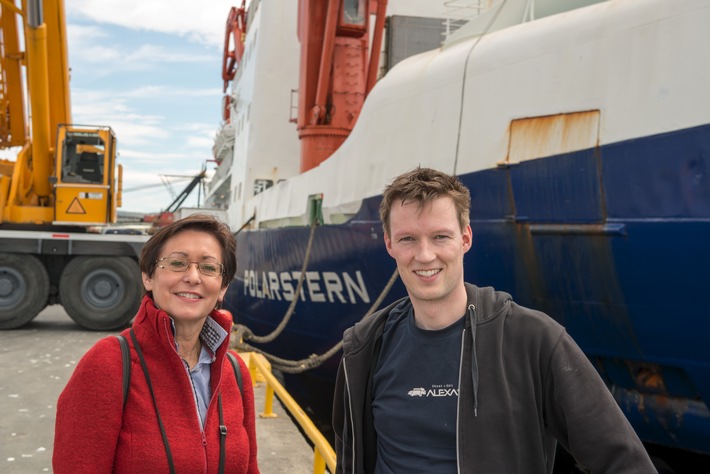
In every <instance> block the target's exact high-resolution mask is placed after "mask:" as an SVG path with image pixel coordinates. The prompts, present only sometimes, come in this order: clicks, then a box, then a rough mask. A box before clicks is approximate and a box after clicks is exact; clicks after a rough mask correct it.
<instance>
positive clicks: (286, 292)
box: [244, 270, 370, 304]
mask: <svg viewBox="0 0 710 474" xmlns="http://www.w3.org/2000/svg"><path fill="white" fill-rule="evenodd" d="M300 278H301V272H299V271H293V272H280V273H277V272H257V271H254V270H244V295H249V296H251V297H253V298H261V299H268V300H275V301H282V300H283V301H293V298H294V296H295V294H296V287H297V286H298V280H299V279H300ZM300 300H301V301H311V302H313V303H342V304H346V303H350V304H356V303H369V302H370V295H369V294H368V292H367V287H366V286H365V281H364V280H363V278H362V273H360V271H359V270H358V271H356V272H355V274H354V275H352V274H350V273H348V272H342V273H337V272H306V277H305V279H304V281H303V286H302V287H301V294H300Z"/></svg>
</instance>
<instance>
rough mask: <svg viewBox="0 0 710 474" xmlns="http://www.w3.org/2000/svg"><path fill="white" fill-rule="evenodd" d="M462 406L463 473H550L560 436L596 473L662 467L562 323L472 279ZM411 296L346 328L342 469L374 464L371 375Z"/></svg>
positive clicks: (340, 409)
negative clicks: (389, 325)
mask: <svg viewBox="0 0 710 474" xmlns="http://www.w3.org/2000/svg"><path fill="white" fill-rule="evenodd" d="M466 291H467V294H468V305H467V307H468V315H467V318H466V325H465V329H464V332H463V336H462V337H463V339H464V341H463V351H462V355H461V364H460V368H459V370H460V377H459V380H460V386H459V401H458V410H457V418H458V419H457V436H456V445H457V446H456V452H457V457H458V460H457V464H458V473H473V472H476V473H486V474H491V473H505V474H512V473H525V474H535V473H540V474H543V473H551V472H552V469H553V465H554V457H555V449H556V446H557V444H556V443H557V442H560V443H561V444H562V445H563V446H564V447H565V448H567V449H568V450H569V451H570V452H571V453H572V455H573V456H574V457H575V459H576V460H577V462H578V464H579V465H580V466H582V467H583V468H585V469H588V470H589V471H590V472H593V473H639V474H641V473H643V474H647V473H655V472H657V471H656V469H655V468H654V467H653V464H652V462H651V460H650V459H649V457H648V454H647V453H646V450H645V449H644V447H643V445H642V444H641V441H640V440H639V439H638V436H637V435H636V433H635V432H634V430H633V428H632V427H631V425H630V424H629V422H628V421H627V420H626V417H625V416H624V414H623V413H622V411H621V410H620V409H619V406H618V405H617V403H616V401H615V400H614V398H613V397H612V395H611V393H610V392H609V390H608V388H607V387H606V385H605V384H604V382H603V381H602V379H601V377H600V376H599V374H598V373H597V371H596V370H595V369H594V367H593V366H592V364H591V363H590V362H589V360H588V359H587V357H586V356H585V355H584V353H582V351H581V350H580V349H579V347H578V346H577V344H576V343H575V342H574V341H573V340H572V338H571V337H570V336H569V335H568V334H567V333H566V331H565V330H564V328H563V327H562V326H560V325H559V324H557V323H556V322H555V321H554V320H553V319H552V318H550V317H549V316H547V315H545V314H544V313H541V312H539V311H534V310H531V309H528V308H524V307H522V306H518V305H517V304H515V303H514V302H513V301H512V299H511V297H510V295H509V294H507V293H504V292H497V291H495V290H494V289H493V288H478V287H476V286H474V285H470V284H466ZM409 314H411V303H410V301H409V298H403V299H401V300H399V301H397V302H395V303H393V304H391V305H390V306H388V307H387V308H384V309H383V310H380V311H378V312H377V313H375V314H373V315H372V316H370V317H368V318H367V319H365V320H363V321H361V322H359V323H357V324H355V326H353V327H352V328H350V329H348V330H346V331H345V334H344V338H343V342H344V345H343V358H342V360H341V363H340V368H339V370H338V377H337V381H336V387H335V397H334V403H333V428H334V431H335V452H336V455H337V457H338V460H337V470H336V472H337V473H352V474H360V473H372V472H374V467H375V461H376V456H377V435H376V433H375V428H374V422H373V417H372V376H373V372H374V368H375V366H376V361H377V358H378V356H379V352H380V344H381V336H382V332H383V328H384V324H385V321H386V320H387V319H388V318H402V317H407V316H408V315H409Z"/></svg>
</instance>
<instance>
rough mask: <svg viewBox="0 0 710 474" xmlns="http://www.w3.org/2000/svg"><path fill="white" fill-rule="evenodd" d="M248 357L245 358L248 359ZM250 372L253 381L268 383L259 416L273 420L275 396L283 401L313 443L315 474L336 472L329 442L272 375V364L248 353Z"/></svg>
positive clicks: (259, 355) (252, 353)
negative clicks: (262, 409)
mask: <svg viewBox="0 0 710 474" xmlns="http://www.w3.org/2000/svg"><path fill="white" fill-rule="evenodd" d="M246 358H247V357H245V359H246ZM248 359H249V372H250V374H251V378H252V380H253V381H255V382H256V381H257V380H263V381H264V382H266V396H265V399H264V412H263V413H261V414H259V416H261V417H263V418H273V417H275V416H276V414H275V413H274V412H273V406H274V394H276V396H277V397H278V398H279V400H281V403H283V405H284V407H285V408H286V410H288V411H289V413H291V415H292V416H293V417H294V418H295V419H296V421H297V422H298V424H299V425H300V426H301V428H302V429H303V432H304V433H305V434H306V436H308V439H309V440H310V441H311V443H313V446H314V448H313V473H314V474H324V473H325V467H326V465H327V466H328V470H329V471H330V472H335V451H334V450H333V447H332V446H331V445H330V443H329V442H328V440H326V439H325V437H324V436H323V434H322V433H321V432H320V431H319V430H318V428H316V426H315V425H314V424H313V422H312V421H311V419H310V418H309V417H308V415H306V413H305V412H304V411H303V410H302V409H301V407H300V406H299V405H298V403H296V401H295V400H294V399H293V397H291V395H290V394H289V393H288V392H287V391H286V389H285V388H284V386H283V385H281V383H279V381H278V380H277V379H276V377H274V374H272V373H271V364H269V361H267V360H266V358H265V357H264V356H263V355H261V354H257V353H255V352H249V353H248Z"/></svg>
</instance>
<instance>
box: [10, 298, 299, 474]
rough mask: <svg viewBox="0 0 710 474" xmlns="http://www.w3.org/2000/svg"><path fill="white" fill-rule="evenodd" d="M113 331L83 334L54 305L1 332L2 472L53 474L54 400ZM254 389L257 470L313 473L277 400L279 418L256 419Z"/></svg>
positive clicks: (260, 402)
mask: <svg viewBox="0 0 710 474" xmlns="http://www.w3.org/2000/svg"><path fill="white" fill-rule="evenodd" d="M117 333H118V331H111V332H102V331H87V330H84V329H82V328H80V327H79V326H77V325H76V324H75V323H74V321H72V320H71V319H70V318H69V316H68V315H67V314H66V313H65V311H64V309H63V308H62V307H61V306H57V305H54V306H49V307H47V308H45V309H44V311H42V312H41V313H40V314H39V315H38V316H37V318H35V319H34V320H33V321H32V322H31V323H30V324H28V325H26V326H25V327H23V328H20V329H14V330H0V472H2V473H4V474H24V473H42V472H52V444H53V440H54V419H55V410H56V401H57V397H58V396H59V394H60V393H61V391H62V389H63V388H64V385H65V384H66V383H67V381H68V380H69V377H70V376H71V374H72V372H73V370H74V367H76V364H77V363H78V362H79V360H80V359H81V357H82V356H83V354H84V353H85V352H86V351H87V350H88V349H89V348H90V347H91V346H92V345H93V344H94V343H95V342H96V341H98V340H99V339H101V338H103V337H106V336H108V335H111V334H117ZM254 390H255V391H254V393H255V398H256V400H255V401H256V410H257V418H256V423H257V424H256V428H257V445H258V459H259V467H260V470H261V472H263V473H265V474H270V473H274V474H281V473H283V474H286V473H288V474H301V473H303V474H306V473H312V472H313V449H312V448H311V447H310V445H309V444H308V443H307V442H306V440H305V439H304V437H303V436H302V435H301V433H300V431H299V430H298V429H297V427H296V426H295V425H294V424H293V422H292V421H291V418H289V417H288V415H287V414H286V413H285V412H284V409H283V407H282V406H281V404H280V403H279V402H278V401H277V400H276V401H275V402H274V412H275V413H276V414H277V415H278V417H277V418H260V417H259V416H258V413H259V412H261V411H263V408H264V387H263V385H262V386H257V387H256V388H255V389H254Z"/></svg>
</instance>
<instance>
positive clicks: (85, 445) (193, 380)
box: [52, 215, 259, 474]
mask: <svg viewBox="0 0 710 474" xmlns="http://www.w3.org/2000/svg"><path fill="white" fill-rule="evenodd" d="M139 264H140V269H141V272H142V278H143V284H144V286H145V289H146V295H145V297H144V298H143V301H142V303H141V306H140V309H139V310H138V313H137V314H136V317H135V320H134V322H133V326H132V328H130V329H126V330H125V331H123V333H122V335H123V336H124V337H125V338H126V340H127V341H128V345H129V347H130V368H131V370H130V374H131V375H130V383H129V386H128V393H127V396H126V397H125V399H124V396H123V382H122V380H123V379H122V374H123V369H122V355H121V348H120V344H119V340H118V339H117V338H116V337H113V336H111V337H107V338H104V339H102V340H100V341H99V342H97V343H96V344H95V345H94V346H93V347H92V348H91V349H90V350H89V351H88V352H87V353H86V354H85V355H84V357H83V358H82V359H81V361H80V362H79V364H78V365H77V367H76V369H75V371H74V373H73V375H72V377H71V379H70V380H69V382H68V383H67V386H66V387H65V389H64V391H63V392H62V394H61V395H60V396H59V400H58V402H57V420H56V428H55V439H54V454H53V459H52V463H53V468H54V472H55V473H57V474H61V473H72V474H77V473H89V472H90V473H102V472H106V473H108V472H115V473H124V472H133V473H135V472H149V473H163V472H180V473H187V472H189V473H218V472H219V473H222V472H227V473H248V474H256V473H258V472H259V468H258V466H257V460H256V434H255V427H254V393H253V390H252V385H251V379H250V377H249V371H248V370H247V368H246V366H245V364H244V362H243V361H242V360H241V359H240V358H239V357H238V356H237V360H238V361H239V367H240V372H241V376H242V380H243V382H242V386H243V396H242V393H240V388H239V386H238V383H237V380H236V377H235V374H236V371H235V370H234V368H233V367H232V365H231V364H230V362H229V360H228V358H227V350H228V347H229V333H230V329H231V325H232V321H231V318H229V317H228V316H226V315H225V314H224V313H222V312H220V311H218V310H216V308H218V307H219V303H220V301H221V300H222V298H223V297H224V294H225V292H226V290H227V285H228V284H229V282H231V281H232V278H233V277H234V274H235V272H236V242H235V240H234V236H233V235H232V233H231V231H230V230H229V228H228V227H227V226H226V225H225V224H223V223H222V222H220V221H219V220H217V219H215V218H213V217H211V216H206V215H192V216H189V217H186V218H185V219H181V220H179V221H176V222H173V223H172V224H170V225H168V226H167V227H164V228H163V229H161V230H159V231H158V232H157V233H156V234H155V235H153V236H152V237H151V238H150V240H148V242H147V243H146V244H145V246H144V247H143V249H142V251H141V255H140V262H139Z"/></svg>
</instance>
